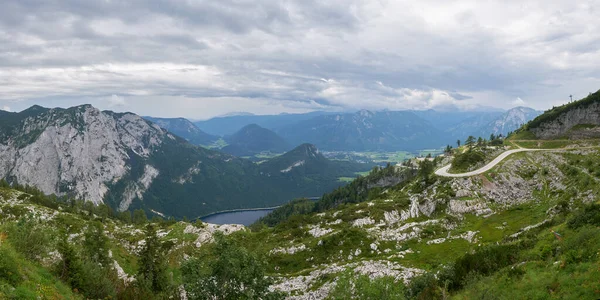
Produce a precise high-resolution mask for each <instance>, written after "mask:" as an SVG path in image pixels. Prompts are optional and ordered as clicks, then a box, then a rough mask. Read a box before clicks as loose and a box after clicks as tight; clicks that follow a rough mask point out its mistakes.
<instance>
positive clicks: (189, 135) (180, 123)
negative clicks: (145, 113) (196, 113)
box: [144, 117, 219, 145]
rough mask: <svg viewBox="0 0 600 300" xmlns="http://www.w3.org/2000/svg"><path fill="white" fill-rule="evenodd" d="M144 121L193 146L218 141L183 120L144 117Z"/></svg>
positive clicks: (186, 120) (215, 137) (216, 138)
mask: <svg viewBox="0 0 600 300" xmlns="http://www.w3.org/2000/svg"><path fill="white" fill-rule="evenodd" d="M144 119H146V120H149V121H151V122H154V123H156V124H157V125H158V126H160V127H161V128H164V129H166V130H168V131H170V132H171V133H174V134H175V135H177V136H179V137H182V138H184V139H185V140H187V141H188V142H190V143H192V144H194V145H209V144H211V143H213V142H214V141H216V140H218V139H219V137H217V136H214V135H210V134H208V133H206V132H204V131H202V130H200V128H198V127H197V126H196V125H194V123H192V122H190V121H189V120H188V119H184V118H155V117H144Z"/></svg>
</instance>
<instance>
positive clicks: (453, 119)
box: [195, 107, 541, 156]
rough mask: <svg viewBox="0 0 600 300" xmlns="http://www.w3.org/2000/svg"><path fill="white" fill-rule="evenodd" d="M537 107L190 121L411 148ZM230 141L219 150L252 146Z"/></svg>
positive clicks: (350, 147) (344, 145)
mask: <svg viewBox="0 0 600 300" xmlns="http://www.w3.org/2000/svg"><path fill="white" fill-rule="evenodd" d="M540 113H541V112H540V111H536V110H534V109H531V108H526V107H515V108H512V109H510V110H508V111H505V112H501V111H435V110H424V111H417V110H411V111H376V112H373V111H368V110H362V111H359V112H356V113H325V112H314V113H307V114H280V115H271V116H257V115H237V116H229V117H219V118H214V119H211V120H207V121H201V122H196V123H195V124H196V125H198V126H199V127H200V128H206V131H207V132H213V133H214V132H217V134H220V135H232V134H235V132H238V131H240V128H243V127H245V126H248V125H251V124H254V125H256V126H259V127H262V128H264V129H268V130H270V131H273V132H275V133H276V134H278V135H279V136H281V137H282V138H283V139H284V140H285V141H287V142H288V143H290V144H291V145H300V144H302V143H311V144H315V145H317V146H318V147H319V148H321V149H323V150H326V151H416V150H422V149H431V148H435V149H439V148H441V147H444V146H445V145H447V144H451V145H453V144H455V142H456V140H457V139H461V140H462V139H465V138H466V137H468V136H470V135H473V136H475V137H483V138H488V137H489V136H490V134H495V135H499V134H502V135H505V136H506V135H507V134H508V133H509V132H511V131H514V130H516V129H517V128H519V127H520V126H521V125H522V124H524V123H527V122H528V121H530V120H532V119H533V118H534V117H536V116H537V115H539V114H540ZM211 130H212V131H211ZM230 132H231V133H230ZM224 133H225V134H224ZM238 134H239V133H238ZM263 136H264V138H261V137H260V136H259V135H257V136H256V138H255V139H254V140H252V141H251V140H247V141H246V142H244V143H242V144H244V145H251V144H255V145H259V144H261V143H264V144H268V143H270V139H271V138H267V136H272V135H269V134H265V135H263ZM230 144H231V145H230V146H227V147H226V148H223V149H222V150H223V151H224V152H227V153H231V154H234V155H237V156H249V155H252V153H256V152H257V151H256V150H248V149H246V148H247V146H241V145H240V144H239V143H238V145H235V143H230ZM267 148H268V147H267ZM257 149H260V148H257ZM288 149H289V148H288ZM258 152H260V151H258Z"/></svg>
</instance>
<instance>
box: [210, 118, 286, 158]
mask: <svg viewBox="0 0 600 300" xmlns="http://www.w3.org/2000/svg"><path fill="white" fill-rule="evenodd" d="M225 141H227V143H228V145H227V146H225V147H223V148H222V149H221V151H222V152H225V153H228V154H231V155H235V156H251V155H255V154H258V153H261V152H265V151H266V152H272V153H282V152H285V151H288V150H290V148H291V147H290V145H289V144H288V143H287V142H286V141H285V140H284V139H283V138H282V137H280V136H279V135H277V134H276V133H275V132H273V131H271V130H269V129H266V128H262V127H260V126H258V125H256V124H250V125H246V126H244V128H242V129H240V130H239V131H237V132H236V133H234V134H233V135H231V136H227V137H225Z"/></svg>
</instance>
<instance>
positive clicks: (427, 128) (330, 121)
mask: <svg viewBox="0 0 600 300" xmlns="http://www.w3.org/2000/svg"><path fill="white" fill-rule="evenodd" d="M277 132H278V133H279V134H280V135H281V136H283V137H284V138H285V139H287V140H288V141H290V142H291V143H293V144H300V143H311V144H314V145H316V146H317V147H319V148H320V149H323V150H328V151H336V150H337V151H378V150H380V151H396V150H418V149H425V148H439V147H441V146H442V145H444V142H443V141H444V134H443V132H442V131H441V130H439V129H437V128H435V127H434V126H433V125H432V124H431V123H429V122H427V121H425V120H424V119H422V118H420V117H418V116H417V115H416V114H414V113H413V112H410V111H381V112H371V111H368V110H361V111H359V112H357V113H348V114H334V115H322V116H317V117H314V118H311V119H308V120H304V121H301V122H297V123H295V124H292V125H289V126H286V127H284V128H282V129H280V130H278V131H277Z"/></svg>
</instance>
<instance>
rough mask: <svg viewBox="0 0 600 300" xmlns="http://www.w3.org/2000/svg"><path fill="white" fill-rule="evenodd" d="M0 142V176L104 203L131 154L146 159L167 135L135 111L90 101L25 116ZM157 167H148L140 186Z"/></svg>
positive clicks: (153, 176) (50, 192)
mask: <svg viewBox="0 0 600 300" xmlns="http://www.w3.org/2000/svg"><path fill="white" fill-rule="evenodd" d="M17 126H18V127H19V128H17V130H16V131H15V132H16V134H13V135H10V136H8V138H6V139H4V140H2V141H0V152H1V153H2V155H0V177H7V178H12V179H14V180H16V181H17V182H18V183H20V184H28V185H33V186H36V187H38V188H39V189H41V190H42V191H43V192H44V193H46V194H56V195H59V196H60V195H65V194H69V195H72V196H75V197H78V198H82V199H85V200H89V201H92V202H94V203H95V204H98V203H102V202H103V198H104V195H105V194H106V192H107V191H108V185H109V184H110V183H115V182H117V181H119V180H120V179H121V177H123V176H124V175H125V174H127V173H128V172H129V171H130V166H129V164H128V161H129V160H130V159H131V155H137V156H139V157H140V158H142V159H143V158H146V157H148V156H150V155H151V153H152V152H153V150H154V149H156V147H157V146H159V145H160V144H161V143H162V141H163V140H164V138H165V136H166V135H167V133H166V132H164V131H163V130H162V129H160V128H159V127H158V126H156V125H154V124H152V123H149V122H147V121H145V120H143V119H142V118H140V117H139V116H136V115H134V114H128V113H126V114H115V113H112V112H102V111H100V110H98V109H96V108H94V107H92V106H90V105H83V106H78V107H74V108H71V109H68V110H63V109H50V110H47V111H45V112H42V113H39V114H36V115H32V116H30V117H27V118H25V119H24V120H22V121H21V122H20V123H19V124H17ZM156 175H157V170H155V169H153V168H152V166H147V167H146V172H145V173H144V174H143V178H140V179H139V184H138V186H139V188H141V189H144V188H145V189H147V188H148V187H149V185H150V184H151V183H152V179H153V178H155V177H156Z"/></svg>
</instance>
